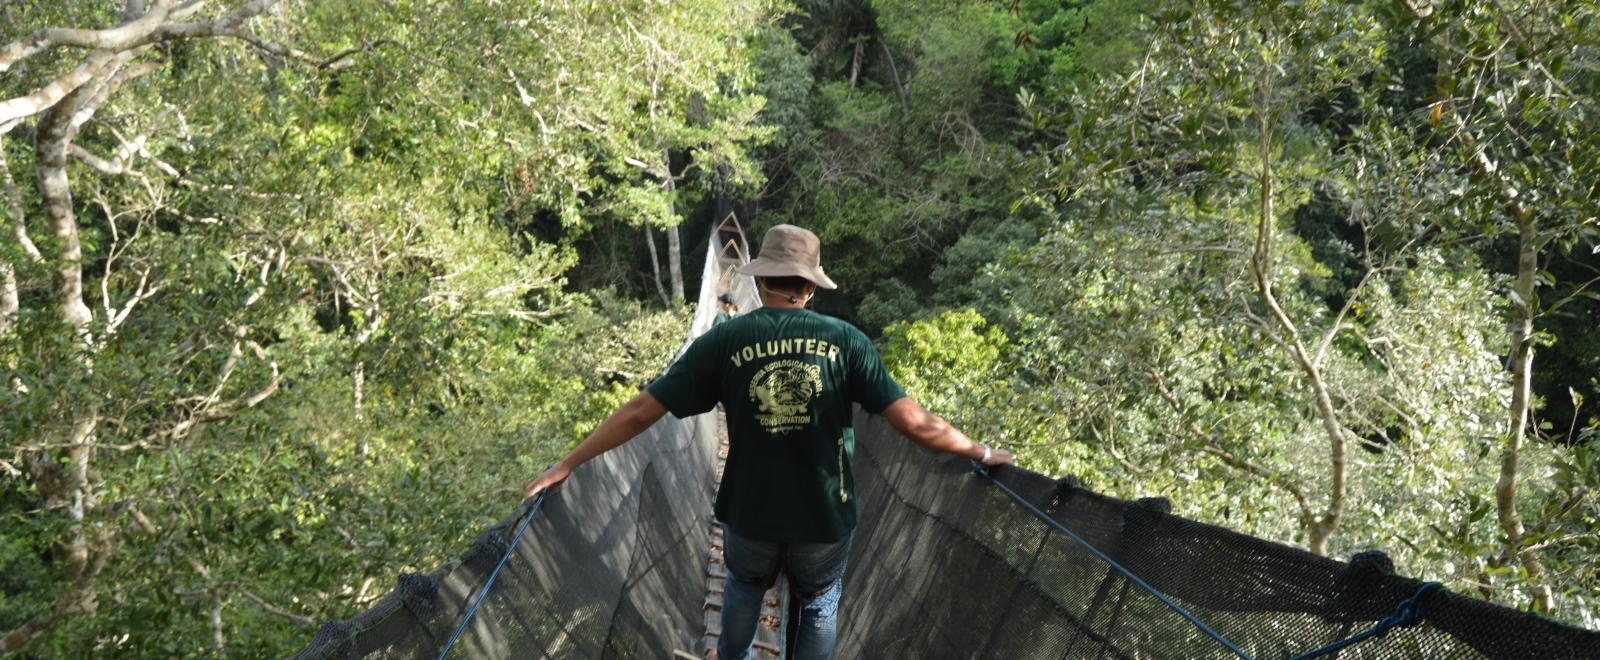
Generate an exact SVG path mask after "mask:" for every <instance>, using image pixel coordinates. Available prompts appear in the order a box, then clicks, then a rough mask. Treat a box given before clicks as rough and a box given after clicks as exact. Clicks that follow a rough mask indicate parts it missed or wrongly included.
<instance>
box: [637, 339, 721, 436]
mask: <svg viewBox="0 0 1600 660" xmlns="http://www.w3.org/2000/svg"><path fill="white" fill-rule="evenodd" d="M717 334H718V333H716V332H715V331H713V332H707V333H705V334H703V335H701V336H700V338H699V339H696V340H694V343H693V344H690V345H689V349H688V350H686V351H684V352H683V355H682V356H680V357H679V358H678V361H677V362H674V363H672V366H671V367H669V368H668V369H667V373H666V374H664V375H662V376H661V377H660V378H657V379H655V381H654V382H652V383H650V386H649V387H646V388H645V391H647V392H649V393H650V396H653V397H655V398H656V401H659V402H661V405H662V406H663V407H665V408H666V409H667V411H668V412H671V413H672V414H673V416H675V417H677V418H679V419H683V418H686V417H693V416H695V415H698V414H700V413H703V412H706V411H708V410H711V408H712V407H713V406H715V405H717V363H716V356H715V355H714V354H715V353H716V350H715V347H716V344H715V340H714V339H713V337H714V336H715V335H717Z"/></svg>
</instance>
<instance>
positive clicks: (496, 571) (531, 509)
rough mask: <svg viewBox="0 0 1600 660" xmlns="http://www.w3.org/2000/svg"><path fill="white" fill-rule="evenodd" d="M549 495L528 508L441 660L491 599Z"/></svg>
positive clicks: (540, 496) (458, 626)
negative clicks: (492, 589) (491, 589)
mask: <svg viewBox="0 0 1600 660" xmlns="http://www.w3.org/2000/svg"><path fill="white" fill-rule="evenodd" d="M549 493H550V491H549V490H548V489H546V490H544V491H541V492H540V493H539V496H538V497H536V498H534V500H533V506H531V507H528V513H527V515H526V517H524V518H523V519H522V524H521V525H518V526H517V533H516V534H514V535H512V537H511V547H508V548H506V553H505V554H503V555H501V556H500V563H498V564H495V565H494V572H492V573H490V574H489V579H488V581H486V582H484V583H483V588H481V589H479V590H478V599H477V600H475V601H473V602H472V607H471V608H469V609H468V610H467V615H466V616H464V617H461V623H460V624H459V625H457V626H456V632H455V634H453V635H451V636H450V641H449V642H446V643H445V645H444V650H442V651H439V660H444V658H445V656H447V655H450V647H453V646H455V645H456V640H457V639H460V638H461V633H462V632H463V631H465V630H466V629H467V623H468V622H470V621H472V617H473V615H475V614H477V613H478V606H479V605H482V604H483V601H484V599H486V598H488V597H489V587H492V586H494V579H495V578H497V577H500V568H501V567H503V566H505V565H506V560H507V559H510V558H511V552H512V551H513V550H516V549H517V542H519V541H521V540H522V532H523V531H524V530H526V529H528V523H530V522H533V514H535V513H538V512H539V507H540V506H543V505H544V496H545V495H548V494H549Z"/></svg>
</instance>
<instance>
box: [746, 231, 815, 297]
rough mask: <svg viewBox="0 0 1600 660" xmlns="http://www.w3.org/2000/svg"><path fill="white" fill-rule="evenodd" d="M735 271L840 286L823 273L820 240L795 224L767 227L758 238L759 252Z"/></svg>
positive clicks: (755, 275) (756, 275) (757, 275)
mask: <svg viewBox="0 0 1600 660" xmlns="http://www.w3.org/2000/svg"><path fill="white" fill-rule="evenodd" d="M738 272H739V273H740V274H742V275H751V276H754V277H789V276H796V277H803V278H805V279H807V280H809V281H810V282H811V283H812V284H815V285H817V286H819V287H822V288H824V289H837V288H839V285H837V284H834V283H833V280H831V279H828V276H827V275H826V274H824V273H823V272H822V241H821V240H819V239H818V238H817V235H816V234H813V233H811V232H810V231H809V230H806V229H802V228H800V227H796V226H794V225H778V226H776V227H773V228H771V229H768V230H767V235H766V236H765V237H763V238H762V239H761V254H760V255H759V256H757V257H756V258H755V260H754V261H751V262H750V263H747V264H745V265H743V266H740V267H739V269H738Z"/></svg>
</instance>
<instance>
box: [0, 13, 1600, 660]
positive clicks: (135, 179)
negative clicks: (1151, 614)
mask: <svg viewBox="0 0 1600 660" xmlns="http://www.w3.org/2000/svg"><path fill="white" fill-rule="evenodd" d="M1597 13H1600V3H1596V2H1594V1H1593V0H1573V1H1571V2H1562V3H1547V2H1534V1H1527V0H1494V1H1492V2H1466V1H1462V0H1440V1H1438V2H1417V1H1412V0H1387V1H1371V2H1355V3H1347V2H1332V1H1324V0H1298V1H1285V2H1267V3H1257V2H1230V1H1223V0H1215V1H1213V0H1207V1H1204V2H1198V3H1161V2H1153V1H1150V0H1082V1H1076V0H1073V1H1068V2H1060V1H1052V2H1045V1H1043V0H1014V1H1009V2H980V1H977V0H934V1H931V2H929V1H915V0H797V1H796V2H779V1H776V0H772V1H766V0H715V1H712V0H679V1H675V2H645V1H637V0H635V1H623V2H603V3H601V2H567V1H557V0H537V1H533V2H445V1H442V0H432V1H429V0H402V1H398V2H397V1H393V0H350V1H348V2H334V3H318V2H309V1H307V0H212V1H211V2H200V1H197V0H117V1H112V0H92V1H90V0H85V1H83V2H70V3H57V2H30V1H28V0H20V1H19V0H0V196H3V199H0V216H3V217H4V223H3V224H4V226H5V230H6V231H5V232H4V234H3V235H0V375H3V376H4V378H3V379H0V380H3V382H0V515H3V516H4V525H3V527H0V567H3V568H4V570H3V571H0V635H4V637H3V638H0V654H4V653H9V652H18V651H20V652H21V653H22V654H23V655H26V656H69V657H76V656H90V655H104V654H116V655H132V656H150V657H157V656H160V657H165V656H171V655H179V654H181V655H206V654H213V655H224V654H232V655H249V656H260V655H278V656H281V655H285V654H288V653H292V652H293V651H294V650H295V649H297V648H299V647H300V646H302V645H303V644H304V643H305V640H307V639H308V638H309V637H310V636H311V634H312V633H313V632H314V630H315V626H316V625H317V624H318V623H319V622H321V621H326V620H331V619H337V618H347V617H349V616H350V615H352V614H353V613H354V612H357V611H360V610H361V609H364V608H365V607H368V606H370V605H371V603H372V602H373V600H374V599H375V598H377V597H378V596H379V595H381V594H382V593H383V592H384V591H385V590H386V589H387V588H388V586H389V584H391V583H392V581H393V579H394V576H395V575H396V574H398V573H399V572H401V571H426V570H428V569H430V568H431V567H433V566H435V565H437V564H439V563H440V562H442V561H445V560H446V559H448V558H449V557H452V556H454V555H455V554H457V553H458V552H459V550H460V548H461V547H463V546H464V545H465V544H466V543H468V542H469V541H470V539H471V538H472V536H473V535H475V534H476V533H477V532H478V531H479V530H481V529H482V528H483V527H484V526H486V525H488V524H490V523H492V522H493V521H495V520H497V519H499V518H500V517H501V516H503V515H505V513H506V511H508V510H509V509H510V507H511V506H513V505H515V504H516V502H517V500H518V499H519V498H520V496H521V485H522V484H523V483H524V482H525V481H526V480H527V479H528V478H530V477H532V476H533V475H535V474H537V473H538V471H539V470H541V469H542V467H543V466H545V465H547V464H548V463H549V462H550V461H551V460H553V459H554V458H555V457H558V456H560V455H561V454H562V453H563V452H565V451H566V449H568V448H569V447H570V446H571V445H572V443H574V442H575V441H576V440H578V439H580V438H581V437H582V436H583V434H585V433H586V432H588V431H589V430H590V429H592V428H593V427H594V425H595V424H596V423H597V422H598V421H599V420H600V418H601V417H602V416H603V415H604V414H605V413H607V412H608V411H609V410H611V409H612V408H613V407H615V406H616V405H617V404H619V403H621V402H622V401H625V400H626V399H627V398H628V397H630V396H632V394H633V393H634V392H635V391H637V390H638V388H640V387H642V386H643V385H644V384H646V383H648V382H649V381H650V380H651V379H652V378H653V377H654V376H655V375H656V374H658V373H659V372H660V371H661V370H662V369H663V368H664V367H665V365H666V364H667V362H668V360H669V359H670V358H671V356H672V355H673V354H674V352H675V351H676V349H677V348H678V347H679V346H680V344H681V342H682V341H683V339H684V337H685V332H686V330H687V327H688V323H689V315H690V314H691V313H692V311H693V310H692V309H691V305H690V304H689V303H687V302H686V299H688V298H690V297H691V296H693V292H694V290H695V288H696V287H697V286H698V284H699V283H698V282H697V281H696V278H697V273H698V272H699V265H700V264H699V263H698V261H697V257H696V256H695V255H699V254H702V253H703V252H704V250H705V247H706V241H707V236H708V234H709V230H710V228H711V227H712V225H713V223H715V222H718V221H720V220H721V219H723V218H725V217H727V216H728V215H729V214H730V213H731V214H733V215H734V217H736V218H738V219H739V220H740V221H741V222H742V223H743V225H744V226H745V228H746V229H747V231H749V233H750V235H751V238H752V239H757V238H758V237H759V236H760V234H761V232H762V231H763V230H765V229H766V228H767V227H770V226H772V225H775V224H778V223H785V222H786V223H793V224H797V225H801V226H804V227H807V228H810V229H812V230H813V231H815V232H816V233H817V234H818V235H819V236H820V237H821V238H822V240H823V259H824V262H825V265H826V267H827V269H828V272H829V273H830V275H831V276H832V277H833V278H834V279H835V280H837V281H838V282H840V284H841V288H840V289H839V290H838V291H837V292H826V293H824V294H822V295H819V296H818V297H817V299H816V302H815V307H816V309H818V310H819V311H822V312H824V313H828V314H832V315H835V316H839V317H841V318H844V319H846V320H848V321H850V322H852V323H854V324H856V325H858V326H859V327H861V328H862V329H863V330H866V331H867V332H868V334H869V335H871V336H873V337H874V338H875V340H876V341H878V342H879V346H880V347H881V349H882V351H883V353H884V356H885V360H886V362H887V363H888V365H889V367H890V369H891V371H892V372H893V373H894V375H895V376H896V378H897V379H898V380H899V381H900V382H901V383H902V384H903V385H904V386H905V387H906V389H907V390H908V391H909V392H910V393H911V394H912V395H913V396H915V397H916V398H917V399H918V400H919V401H921V402H923V403H924V404H926V405H928V407H929V408H931V409H933V410H935V411H937V412H939V413H940V414H942V415H945V416H946V417H948V418H949V419H951V420H952V421H953V422H955V423H957V425H959V426H961V427H962V428H963V429H965V430H966V431H967V432H968V433H969V434H971V435H972V436H973V437H974V438H976V439H979V440H982V441H985V442H990V443H993V444H996V445H997V446H1001V447H1005V448H1008V449H1011V450H1013V451H1014V452H1015V453H1016V454H1017V456H1018V459H1019V462H1020V463H1022V464H1023V465H1025V466H1027V467H1030V468H1032V469H1035V470H1038V471H1041V472H1044V473H1047V474H1056V475H1066V474H1073V475H1076V476H1077V477H1078V478H1079V479H1080V480H1081V481H1082V483H1084V484H1085V485H1086V486H1088V487H1090V488H1093V489H1095V490H1098V491H1101V492H1104V493H1107V494H1109V495H1114V496H1118V497H1125V498H1134V497H1143V496H1148V495H1159V496H1163V497H1167V498H1169V499H1171V500H1172V501H1173V502H1174V505H1175V510H1176V512H1178V513H1180V514H1182V515H1184V516H1186V517H1189V518H1194V519H1198V520H1203V521H1207V522H1211V523H1215V524H1219V525H1224V526H1227V527H1230V528H1234V529H1237V530H1239V531H1242V532H1245V533H1248V534H1252V535H1256V536H1260V537H1263V538H1267V539H1272V540H1276V541H1280V542H1285V543H1291V544H1296V545H1300V546H1303V547H1306V548H1307V549H1309V550H1311V551H1313V552H1316V553H1319V554H1325V555H1329V556H1332V557H1336V558H1347V557H1349V556H1350V555H1351V554H1353V553H1355V552H1358V551H1362V550H1367V549H1372V548H1380V549H1382V550H1384V551H1386V552H1387V553H1389V555H1390V556H1391V557H1392V558H1393V559H1394V562H1395V564H1396V568H1397V570H1398V571H1399V572H1402V573H1405V574H1408V575H1416V576H1419V577H1422V578H1424V579H1431V580H1438V581H1441V582H1443V583H1444V584H1445V585H1446V586H1447V587H1449V588H1450V589H1453V590H1456V591H1460V592H1465V593H1470V594H1473V595H1475V596H1478V597H1481V598H1485V599H1488V600H1490V601H1493V602H1496V603H1499V604H1503V605H1507V606H1511V607H1518V608H1523V609H1527V610H1531V611H1536V612H1540V613H1544V614H1546V615H1548V616H1552V617H1555V618H1557V619H1561V620H1564V621H1568V622H1571V623H1575V624H1577V625H1582V626H1587V627H1590V628H1600V562H1597V561H1596V560H1595V559H1594V558H1595V557H1600V493H1597V491H1600V413H1597V412H1596V409H1595V408H1596V406H1597V405H1600V334H1597V333H1595V332H1594V328H1596V327H1600V204H1597V199H1600V191H1597V190H1596V187H1597V186H1600V171H1597V170H1600V138H1597V137H1596V135H1597V133H1596V132H1595V131H1594V130H1593V127H1594V126H1596V125H1600V105H1597V104H1600V26H1597V25H1596V22H1597Z"/></svg>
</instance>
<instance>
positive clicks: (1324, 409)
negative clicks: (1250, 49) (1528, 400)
mask: <svg viewBox="0 0 1600 660" xmlns="http://www.w3.org/2000/svg"><path fill="white" fill-rule="evenodd" d="M1272 84H1273V79H1272V72H1271V68H1270V67H1268V70H1267V72H1266V73H1265V74H1264V77H1263V83H1262V85H1263V90H1264V92H1263V96H1265V97H1267V98H1266V99H1265V100H1264V101H1263V103H1262V105H1261V107H1259V108H1257V112H1258V113H1259V119H1260V129H1259V130H1260V144H1259V145H1258V148H1259V149H1260V158H1261V175H1260V187H1261V201H1260V212H1261V215H1260V217H1258V218H1257V226H1256V243H1255V250H1254V253H1253V255H1252V258H1251V270H1252V271H1253V272H1254V275H1255V280H1256V289H1257V291H1258V292H1259V293H1260V294H1261V300H1262V302H1263V303H1264V304H1265V305H1266V307H1267V311H1268V312H1269V314H1270V316H1271V317H1272V319H1273V321H1274V322H1275V323H1276V325H1277V326H1278V328H1279V330H1281V331H1282V332H1283V334H1284V338H1283V340H1281V341H1279V342H1278V344H1279V345H1280V346H1282V347H1283V348H1284V349H1285V351H1286V352H1288V353H1289V356H1290V357H1291V358H1293V359H1294V361H1295V364H1296V365H1298V366H1299V367H1300V371H1301V373H1302V374H1303V375H1304V376H1305V378H1306V382H1307V383H1308V384H1309V385H1310V386H1311V394H1312V398H1313V400H1314V401H1315V404H1316V409H1317V418H1318V420H1319V421H1320V422H1321V424H1322V430H1323V431H1324V432H1325V433H1327V435H1328V481H1329V484H1328V501H1327V506H1326V508H1324V509H1323V513H1322V515H1321V516H1317V517H1315V518H1314V519H1311V520H1303V521H1302V523H1303V524H1304V525H1305V528H1306V545H1307V547H1309V548H1310V549H1311V552H1314V553H1316V554H1319V555H1327V554H1328V539H1330V538H1331V537H1332V536H1333V533H1334V531H1335V530H1337V529H1338V528H1339V521H1340V519H1341V518H1342V517H1343V516H1344V498H1345V489H1346V481H1347V478H1348V455H1347V451H1348V447H1347V445H1346V442H1345V429H1344V425H1343V424H1340V423H1339V415H1338V412H1337V411H1335V410H1334V408H1333V399H1332V397H1330V396H1329V395H1328V385H1327V382H1325V381H1324V380H1323V378H1322V372H1321V370H1320V369H1319V368H1318V367H1317V363H1316V361H1315V360H1313V359H1312V357H1311V353H1310V352H1309V351H1307V350H1306V347H1305V342H1304V341H1303V340H1302V338H1301V336H1300V330H1299V329H1298V328H1297V327H1295V324H1294V322H1293V321H1292V320H1291V319H1290V318H1289V315H1288V313H1287V312H1286V311H1284V309H1283V306H1282V305H1281V304H1279V302H1278V298H1277V296H1276V295H1275V294H1274V293H1273V292H1272V286H1273V280H1272V240H1273V232H1274V223H1275V217H1276V215H1277V210H1276V203H1275V200H1274V199H1273V194H1274V192H1273V188H1274V178H1273V176H1274V175H1273V170H1272V140H1273V130H1272V119H1271V117H1270V116H1269V115H1268V112H1269V111H1270V110H1269V108H1270V97H1271V94H1272V90H1273V87H1272Z"/></svg>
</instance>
